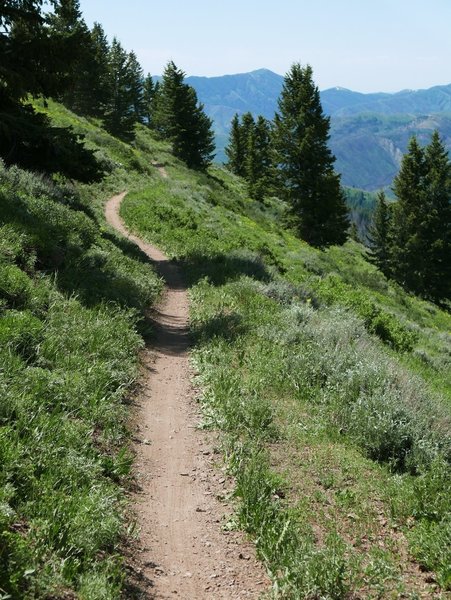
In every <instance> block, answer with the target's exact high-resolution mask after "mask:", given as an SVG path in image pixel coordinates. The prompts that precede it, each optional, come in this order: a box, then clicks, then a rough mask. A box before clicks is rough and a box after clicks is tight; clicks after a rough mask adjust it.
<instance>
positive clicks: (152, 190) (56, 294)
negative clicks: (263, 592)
mask: <svg viewBox="0 0 451 600" xmlns="http://www.w3.org/2000/svg"><path fill="white" fill-rule="evenodd" d="M37 104H38V105H39V102H38V103H37ZM41 108H42V109H43V106H42V104H41ZM47 110H49V111H50V115H51V117H52V119H53V121H54V123H55V124H56V125H58V126H67V125H71V126H72V127H73V128H74V129H75V130H76V131H78V132H80V133H83V134H84V135H85V136H86V140H87V144H88V145H89V146H90V147H91V148H93V149H94V150H96V153H97V156H98V158H99V160H100V161H101V162H102V164H103V167H104V169H105V171H106V173H107V175H106V177H105V179H104V180H103V181H102V182H101V183H98V184H95V185H91V186H87V185H76V186H74V185H73V184H72V183H70V182H65V181H62V180H61V178H59V177H55V178H54V179H53V181H50V180H47V179H45V178H42V177H39V176H37V175H33V174H29V173H26V172H23V171H20V170H19V169H15V168H12V169H9V170H6V169H4V168H1V169H0V195H1V198H0V315H1V320H0V393H1V397H2V404H1V407H0V537H1V540H0V597H2V595H3V596H8V595H9V596H10V597H12V598H14V599H16V598H17V599H18V598H45V597H47V598H49V597H64V595H68V596H69V597H70V595H71V594H72V595H74V594H75V595H77V597H80V598H84V599H101V598H102V599H104V598H105V599H113V598H119V597H120V594H121V589H122V584H123V579H124V566H123V564H122V558H121V541H122V540H123V536H124V534H125V527H126V519H125V517H124V511H125V508H126V504H125V501H124V500H125V494H124V487H126V486H127V481H128V478H129V471H130V466H131V457H130V455H129V454H128V452H127V450H126V448H127V439H128V433H127V428H126V421H127V406H126V398H127V394H128V391H129V390H130V386H131V385H132V384H133V382H134V379H135V377H136V374H137V371H136V366H137V353H138V351H139V348H140V347H142V343H143V342H142V337H141V336H140V335H139V331H142V332H143V333H147V327H146V324H145V323H144V322H143V321H142V320H141V316H142V314H143V309H144V307H145V306H147V305H149V304H152V303H153V302H154V301H155V299H156V298H157V296H158V293H159V291H160V289H161V282H160V281H159V280H158V278H157V277H156V276H155V274H154V273H153V271H152V269H151V268H150V267H149V265H148V264H147V262H146V261H145V258H144V257H143V256H142V254H141V253H140V252H139V250H137V249H136V248H135V247H134V246H133V245H132V244H130V243H129V242H128V241H127V240H124V239H122V238H120V237H118V236H117V235H116V234H115V233H114V232H113V231H112V230H111V229H110V228H109V227H107V226H106V224H105V222H104V219H103V208H102V205H103V201H104V200H105V199H106V198H108V197H109V196H110V195H112V194H113V193H117V192H119V191H121V190H124V189H127V190H130V192H131V193H130V194H128V196H127V198H126V200H125V203H124V205H123V209H122V214H123V216H124V218H125V219H126V221H127V222H128V223H129V225H130V227H131V228H133V229H134V230H136V231H137V232H139V233H140V234H141V235H143V236H144V237H147V238H148V239H150V240H152V241H153V242H155V243H157V244H158V245H159V246H160V247H162V248H163V249H165V250H166V251H167V252H168V254H170V255H171V256H173V257H175V258H177V260H178V261H179V262H180V265H181V267H182V268H183V270H184V272H185V274H186V277H187V280H188V283H189V286H190V288H191V292H190V293H191V300H192V318H191V322H192V333H193V339H194V342H195V349H194V352H193V362H194V364H195V366H196V370H197V373H198V376H197V377H198V382H199V385H200V388H201V390H202V396H201V399H200V400H201V402H202V407H203V415H204V417H203V418H204V424H205V426H213V427H217V428H219V429H220V430H222V432H223V436H222V447H223V450H224V456H225V459H226V464H227V465H228V468H229V469H230V471H231V473H233V474H234V476H235V478H236V483H237V487H236V497H237V512H236V522H231V523H229V525H228V526H239V527H242V528H244V529H246V530H247V531H249V532H250V533H251V534H252V536H253V537H254V539H255V543H256V547H257V550H258V553H259V555H260V557H261V558H262V560H264V561H265V564H266V566H267V568H268V570H269V572H270V574H271V576H272V578H273V582H274V595H275V596H277V597H279V598H346V597H349V596H350V595H351V594H352V593H358V594H360V596H361V597H365V598H386V597H387V598H392V597H393V598H395V597H400V595H402V594H404V596H403V597H410V598H412V599H413V598H417V597H422V596H423V597H434V595H435V596H436V597H440V594H441V592H440V589H439V587H437V586H441V589H442V590H445V589H447V588H449V587H450V585H451V583H450V573H449V564H450V558H449V555H447V552H448V548H449V536H450V527H449V497H450V494H449V491H450V480H449V458H450V457H449V454H450V442H449V419H450V417H449V404H450V390H451V386H450V380H449V371H450V370H449V366H450V357H451V351H450V348H451V343H450V338H449V330H450V316H449V314H447V313H445V312H444V311H442V310H440V309H439V308H437V307H435V306H433V305H431V304H429V303H427V302H423V301H421V300H418V299H417V298H415V297H413V296H410V295H407V294H405V293H404V292H403V291H402V290H401V289H400V288H399V287H398V286H395V285H393V284H392V283H391V282H389V281H387V280H386V279H385V278H384V276H383V275H382V274H381V273H379V272H378V271H377V270H376V269H375V268H374V267H373V266H371V265H370V264H369V263H368V262H367V261H366V258H365V251H364V249H363V248H362V247H361V246H359V245H358V244H355V243H354V242H349V243H348V244H346V245H345V246H344V247H343V248H334V247H332V248H330V249H329V250H327V251H324V252H320V251H317V250H314V249H312V248H310V247H309V246H307V245H306V244H304V243H303V242H301V241H299V240H297V239H296V238H295V237H294V236H293V235H292V234H291V233H290V232H289V231H287V230H285V229H284V228H283V226H282V224H281V223H282V222H283V219H284V214H285V207H284V204H283V203H282V202H280V201H279V200H278V199H277V198H268V199H267V200H266V201H265V203H264V204H260V203H257V202H254V201H251V200H249V199H248V198H247V197H246V194H245V188H244V186H243V184H242V182H241V181H240V180H238V179H237V178H235V177H233V176H232V175H230V174H229V173H228V172H227V171H225V170H223V169H221V168H213V169H211V171H210V172H209V174H208V175H206V174H198V173H194V172H191V171H189V170H187V169H186V168H185V167H183V165H181V164H180V163H179V162H178V161H177V160H175V159H174V158H173V157H172V156H171V154H170V152H169V149H168V146H167V145H166V144H165V143H163V142H157V141H155V140H153V139H152V137H151V135H149V133H148V132H147V131H146V130H145V129H144V128H143V127H141V128H138V130H137V137H136V141H135V142H134V144H132V145H127V144H124V143H123V142H121V141H119V140H116V139H114V138H112V137H111V136H110V135H108V134H107V133H105V132H104V131H102V130H101V129H100V128H99V127H98V124H97V123H96V122H95V121H90V120H86V119H80V118H78V117H76V116H75V115H73V114H72V113H70V111H67V110H66V109H64V108H63V107H61V106H60V105H58V104H56V103H53V102H50V103H49V108H48V109H47ZM153 162H158V163H161V164H164V166H165V168H166V170H167V172H168V174H169V179H167V180H162V179H161V178H160V176H159V174H158V172H157V170H156V168H155V167H154V166H153V165H152V163H153ZM409 553H410V554H409ZM411 556H414V557H415V558H416V560H417V561H418V562H419V563H420V564H421V565H423V567H422V568H423V569H425V570H428V569H429V570H431V571H432V572H433V573H434V574H430V573H426V574H425V575H424V576H423V575H419V572H418V570H417V569H416V568H415V565H412V564H411V560H412V559H411ZM426 579H429V582H428V581H426Z"/></svg>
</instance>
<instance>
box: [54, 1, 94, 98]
mask: <svg viewBox="0 0 451 600" xmlns="http://www.w3.org/2000/svg"><path fill="white" fill-rule="evenodd" d="M47 22H48V25H49V33H50V36H51V37H52V39H53V56H52V66H53V71H54V72H56V73H57V77H58V80H59V82H60V84H61V86H62V93H61V94H59V95H58V99H59V100H63V101H64V102H66V103H67V104H68V105H69V106H71V107H74V108H78V103H79V102H80V101H81V98H80V95H79V94H77V82H78V81H79V79H80V78H81V77H83V75H84V74H85V73H84V71H85V69H84V66H85V64H86V62H87V60H88V58H89V45H90V41H91V36H90V33H89V29H88V27H87V25H86V23H85V22H84V20H83V17H82V13H81V10H80V3H79V1H78V0H58V1H57V2H55V8H54V12H53V13H51V14H49V15H48V16H47Z"/></svg>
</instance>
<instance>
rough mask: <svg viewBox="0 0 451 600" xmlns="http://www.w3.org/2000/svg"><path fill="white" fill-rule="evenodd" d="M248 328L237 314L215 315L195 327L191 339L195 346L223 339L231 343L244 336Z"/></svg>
mask: <svg viewBox="0 0 451 600" xmlns="http://www.w3.org/2000/svg"><path fill="white" fill-rule="evenodd" d="M246 331H247V327H246V325H245V324H244V322H243V318H242V316H241V315H240V314H238V313H235V312H221V313H220V314H217V315H214V316H213V317H211V318H210V319H208V320H207V321H202V323H201V324H199V325H196V326H194V327H193V328H192V329H191V337H192V340H193V342H194V343H195V344H198V343H201V342H203V341H206V340H211V339H212V338H222V339H224V340H226V341H228V342H231V341H233V340H235V339H236V338H238V337H239V336H240V335H244V334H245V333H246Z"/></svg>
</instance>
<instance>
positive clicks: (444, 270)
mask: <svg viewBox="0 0 451 600" xmlns="http://www.w3.org/2000/svg"><path fill="white" fill-rule="evenodd" d="M394 191H395V194H396V196H397V198H398V202H397V203H396V204H395V206H394V212H393V225H392V227H391V247H390V262H391V271H392V273H393V276H394V278H395V279H396V280H397V281H399V282H400V283H401V284H402V285H404V286H405V287H407V289H410V290H412V291H413V292H415V293H417V294H420V295H422V296H424V297H427V298H430V299H432V300H435V301H440V300H445V299H449V298H450V297H451V289H450V287H449V286H450V281H451V270H450V269H451V265H450V262H449V260H448V258H449V256H450V255H451V203H450V199H451V161H450V160H449V157H448V153H447V151H446V150H445V148H444V147H443V144H442V142H441V140H440V137H439V135H438V132H435V133H434V134H433V136H432V140H431V143H430V144H429V145H428V146H427V147H426V149H424V150H423V149H422V148H421V147H420V146H419V145H418V143H417V141H416V139H415V138H412V140H411V142H410V146H409V151H408V153H407V154H406V155H405V156H404V159H403V162H402V165H401V169H400V172H399V174H398V175H397V177H396V179H395V184H394Z"/></svg>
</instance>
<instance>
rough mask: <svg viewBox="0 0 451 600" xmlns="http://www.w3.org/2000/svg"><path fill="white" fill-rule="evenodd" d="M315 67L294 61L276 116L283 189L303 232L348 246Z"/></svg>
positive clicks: (316, 241)
mask: <svg viewBox="0 0 451 600" xmlns="http://www.w3.org/2000/svg"><path fill="white" fill-rule="evenodd" d="M312 75H313V73H312V69H311V67H310V66H306V67H304V68H303V67H301V65H300V64H294V65H293V66H292V68H291V70H290V72H289V73H288V74H287V75H286V77H285V81H284V86H283V89H282V93H281V96H280V99H279V111H280V113H277V114H276V116H275V119H274V128H275V133H274V139H275V148H276V163H277V168H278V177H279V184H280V189H281V190H282V191H283V193H284V194H285V196H286V199H287V201H288V204H289V206H290V210H291V214H292V216H293V218H294V222H295V226H296V228H297V230H298V232H299V234H300V236H301V237H302V238H303V239H305V240H306V241H307V242H309V243H310V244H313V245H314V246H320V247H322V246H328V245H331V244H342V243H344V242H345V240H346V231H347V228H348V220H347V210H346V205H345V200H344V196H343V192H342V190H341V188H340V178H339V176H338V175H337V174H336V173H335V172H334V170H333V163H334V157H333V155H332V153H331V151H330V150H329V148H328V147H327V141H328V139H329V126H330V125H329V119H328V118H327V117H325V116H324V114H323V111H322V108H321V102H320V96H319V90H318V88H317V87H316V86H315V85H314V83H313V79H312Z"/></svg>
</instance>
